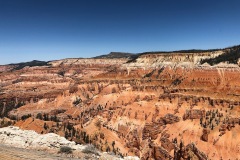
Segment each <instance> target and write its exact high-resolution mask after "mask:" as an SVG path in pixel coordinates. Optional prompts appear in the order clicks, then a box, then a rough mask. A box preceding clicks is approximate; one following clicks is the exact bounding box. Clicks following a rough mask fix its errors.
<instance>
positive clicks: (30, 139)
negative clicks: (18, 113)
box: [0, 126, 85, 150]
mask: <svg viewBox="0 0 240 160" xmlns="http://www.w3.org/2000/svg"><path fill="white" fill-rule="evenodd" d="M0 142H1V143H2V144H6V145H12V146H15V147H19V148H36V149H58V148H60V147H61V146H68V147H71V148H73V149H76V150H83V149H85V146H82V145H76V144H75V142H71V141H68V140H66V138H64V137H60V136H59V135H57V134H54V133H48V134H44V135H41V134H38V133H36V132H35V131H31V130H21V129H19V128H18V127H11V126H10V127H5V128H1V129H0Z"/></svg>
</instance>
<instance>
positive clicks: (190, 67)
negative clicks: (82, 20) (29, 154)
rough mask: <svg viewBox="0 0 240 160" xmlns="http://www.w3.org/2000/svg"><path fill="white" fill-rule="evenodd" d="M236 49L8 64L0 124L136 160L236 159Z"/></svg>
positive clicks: (1, 86)
mask: <svg viewBox="0 0 240 160" xmlns="http://www.w3.org/2000/svg"><path fill="white" fill-rule="evenodd" d="M238 51H239V49H238V48H228V49H223V50H213V51H198V52H197V51H195V52H191V51H187V52H186V51H185V52H184V51H183V52H173V53H145V54H140V55H138V56H134V58H131V57H129V58H112V57H111V59H109V58H99V59H64V60H57V61H52V62H49V63H48V64H47V65H43V66H34V67H27V66H26V67H24V68H22V69H14V67H13V68H12V69H11V71H7V70H5V71H4V72H2V73H0V80H1V81H0V82H1V83H0V114H1V116H2V117H8V121H6V120H5V121H4V122H3V123H1V125H3V126H7V125H8V124H13V125H15V126H18V127H20V128H21V129H25V130H34V131H36V132H37V133H42V134H45V133H56V134H58V135H60V136H63V137H65V138H66V139H68V140H71V141H74V142H75V143H78V144H86V143H91V144H93V145H95V146H96V147H97V148H98V149H99V150H101V151H104V152H105V151H107V152H114V153H115V154H117V155H121V156H138V157H139V158H141V159H172V158H173V159H189V158H190V159H221V158H222V159H236V158H240V152H239V151H240V149H239V148H240V146H239V144H240V143H239V142H240V137H239V134H238V133H239V131H240V126H239V124H240V120H239V112H240V110H239V106H240V97H239V96H240V81H239V79H240V68H239V65H238V63H239V60H238V58H239V57H238V54H239V53H238ZM233 52H234V53H236V56H235V57H236V58H235V57H234V56H233V58H235V59H232V58H231V57H232V56H231V55H232V53H233ZM229 57H230V58H229Z"/></svg>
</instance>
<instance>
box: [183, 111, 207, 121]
mask: <svg viewBox="0 0 240 160" xmlns="http://www.w3.org/2000/svg"><path fill="white" fill-rule="evenodd" d="M204 115H205V111H204V110H198V109H191V110H186V113H185V114H184V115H183V120H187V119H200V118H202V117H203V116H204Z"/></svg>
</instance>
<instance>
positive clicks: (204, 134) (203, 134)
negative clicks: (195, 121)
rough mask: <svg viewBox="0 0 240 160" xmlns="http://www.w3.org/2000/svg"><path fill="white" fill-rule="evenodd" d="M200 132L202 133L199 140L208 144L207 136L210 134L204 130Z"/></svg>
mask: <svg viewBox="0 0 240 160" xmlns="http://www.w3.org/2000/svg"><path fill="white" fill-rule="evenodd" d="M202 132H203V133H202V136H201V139H202V140H203V141H205V142H208V134H209V133H210V131H209V130H208V129H206V128H204V129H203V131H202Z"/></svg>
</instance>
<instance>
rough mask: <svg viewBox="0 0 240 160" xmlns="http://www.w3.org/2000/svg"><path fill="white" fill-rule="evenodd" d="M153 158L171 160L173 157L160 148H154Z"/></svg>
mask: <svg viewBox="0 0 240 160" xmlns="http://www.w3.org/2000/svg"><path fill="white" fill-rule="evenodd" d="M153 158H154V159H159V160H160V159H161V160H172V159H173V157H172V156H171V155H170V154H169V153H168V151H167V150H165V149H164V148H162V147H154V149H153Z"/></svg>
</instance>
